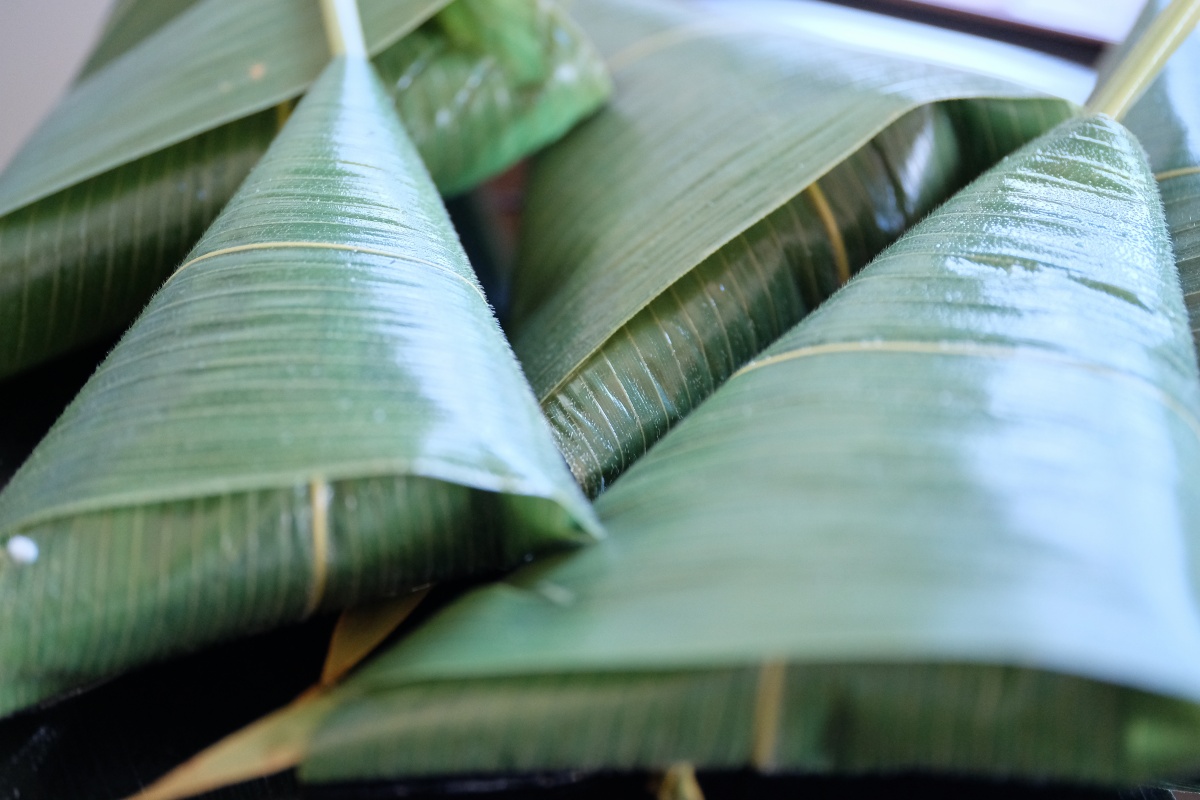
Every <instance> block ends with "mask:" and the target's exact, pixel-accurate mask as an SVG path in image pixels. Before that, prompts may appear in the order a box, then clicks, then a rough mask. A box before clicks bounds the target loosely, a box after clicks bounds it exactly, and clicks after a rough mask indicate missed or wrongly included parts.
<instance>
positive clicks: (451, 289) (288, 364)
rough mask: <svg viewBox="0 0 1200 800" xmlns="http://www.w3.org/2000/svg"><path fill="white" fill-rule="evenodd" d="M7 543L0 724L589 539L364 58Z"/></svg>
mask: <svg viewBox="0 0 1200 800" xmlns="http://www.w3.org/2000/svg"><path fill="white" fill-rule="evenodd" d="M201 7H202V6H201ZM117 63H118V64H120V63H123V62H117ZM0 531H3V534H0V535H2V536H3V539H4V540H5V542H6V551H5V555H4V557H3V558H0V714H4V713H9V712H12V711H14V710H16V709H19V708H21V707H23V706H26V705H29V704H30V703H34V702H37V701H40V700H43V699H46V698H48V697H51V696H53V695H55V694H57V693H60V692H62V691H64V690H67V689H72V688H75V687H78V686H81V685H84V684H87V683H90V682H94V681H95V680H97V679H100V678H103V677H106V676H108V675H111V674H113V673H114V672H117V671H121V670H124V669H128V668H129V667H130V666H133V665H136V664H138V663H141V662H144V661H146V660H149V659H157V658H161V657H163V656H165V655H168V654H171V653H176V652H180V651H184V650H191V649H195V648H197V647H199V646H202V645H204V644H207V643H210V642H213V641H217V640H220V639H224V638H228V637H231V636H236V635H244V634H246V633H249V632H253V631H256V630H262V629H264V628H269V627H274V626H277V625H279V624H281V623H284V622H287V621H289V620H297V619H301V618H303V617H305V616H307V615H310V614H312V613H314V612H316V611H318V610H320V609H331V608H341V607H345V606H347V605H350V604H352V603H354V602H356V601H361V600H364V599H367V598H371V597H376V596H380V595H385V594H397V593H403V592H405V591H408V590H411V589H414V588H417V587H420V586H422V585H425V584H427V583H429V582H430V581H437V580H443V579H446V578H451V577H456V576H463V575H468V574H476V573H479V572H487V571H490V570H496V569H500V568H505V567H510V566H512V565H515V564H517V563H519V562H521V561H522V560H524V559H526V558H528V557H529V556H530V555H532V554H535V553H538V552H542V551H545V550H547V549H552V548H554V547H562V546H564V545H567V544H571V543H576V542H579V541H582V540H586V539H589V538H590V536H591V535H592V534H594V533H596V532H597V527H596V525H595V523H594V519H593V515H592V511H591V509H590V508H589V507H588V505H587V503H586V502H585V500H584V499H583V497H582V495H581V494H580V493H579V491H578V489H577V488H576V487H575V485H574V483H573V482H572V481H571V479H570V475H569V473H568V472H567V471H566V469H565V468H564V466H563V465H562V463H561V460H560V458H559V456H558V454H557V452H556V451H555V449H554V446H553V443H552V440H551V438H550V436H549V432H548V430H547V428H546V425H545V421H544V420H543V419H542V417H541V416H540V414H539V413H538V409H537V406H536V403H535V401H534V400H533V398H532V396H531V394H530V392H529V389H528V386H527V384H526V383H525V382H524V380H523V378H522V377H521V374H520V368H519V366H518V364H517V362H516V360H515V358H514V357H513V355H512V352H511V350H510V349H509V347H508V344H507V342H505V340H504V338H503V334H502V333H501V331H500V328H499V326H498V325H497V323H496V321H495V319H494V317H493V316H492V313H491V309H490V308H489V306H488V304H487V302H486V300H485V299H484V297H483V294H482V292H481V290H480V288H479V285H478V283H477V281H476V279H475V276H474V274H473V273H472V271H471V267H470V265H469V264H468V263H467V261H466V258H465V256H464V255H463V252H462V249H461V247H460V246H459V243H458V240H457V238H456V236H455V233H454V230H453V228H452V227H451V226H450V222H449V220H448V218H447V217H446V213H445V210H444V208H443V207H442V205H441V202H440V200H439V198H438V196H437V192H436V190H435V188H434V185H433V183H432V182H431V181H430V179H429V175H428V173H427V172H426V171H425V168H424V167H423V166H422V164H421V161H420V158H419V156H418V154H417V152H416V150H415V149H414V148H413V146H412V144H411V143H410V142H409V140H408V138H407V135H406V133H405V132H404V129H403V127H402V124H401V123H400V121H399V119H398V118H397V116H396V112H395V109H394V105H393V102H392V99H391V97H390V96H389V94H388V93H387V91H386V89H385V88H384V86H383V84H382V83H381V82H380V80H379V79H378V78H377V77H376V75H375V74H374V72H373V68H372V67H371V66H370V65H369V64H368V63H367V62H366V61H365V60H363V59H353V58H350V59H339V60H337V61H335V62H334V63H333V64H332V65H331V66H330V67H328V68H327V69H326V70H325V72H324V73H323V75H322V77H321V78H320V79H319V80H318V81H317V83H316V84H314V86H313V87H312V88H311V89H310V90H309V92H308V93H307V95H306V96H305V99H304V100H303V101H302V103H301V106H300V107H299V108H298V110H297V111H296V113H295V115H294V117H293V118H292V119H291V120H290V121H289V122H288V124H287V125H286V126H285V128H284V131H283V133H282V134H281V135H280V136H279V137H278V139H276V141H275V142H274V143H273V144H272V146H271V149H270V150H269V152H268V154H267V155H266V156H265V157H264V159H263V160H262V162H261V163H260V164H259V165H258V166H257V167H256V168H255V170H254V171H253V172H252V174H251V175H250V177H249V178H248V179H247V181H246V182H245V184H244V185H243V186H242V187H241V189H240V190H239V192H238V194H237V195H236V196H235V197H234V198H233V199H232V200H231V201H230V203H229V204H228V205H227V206H226V208H225V210H224V211H223V212H222V214H221V216H220V217H219V219H218V220H217V221H216V223H215V224H214V225H213V226H212V227H211V228H210V229H209V230H208V232H207V233H206V234H205V236H204V238H203V239H202V240H201V241H200V243H199V244H197V245H196V247H195V249H194V250H193V251H192V253H191V255H190V256H189V258H188V259H187V261H186V263H184V264H183V265H182V266H181V267H180V268H179V269H178V270H177V271H176V272H175V273H174V274H173V275H172V277H171V279H170V280H169V281H168V283H167V284H166V286H165V287H164V288H163V289H162V290H161V291H160V292H159V293H158V294H157V295H156V296H155V297H154V299H153V300H152V301H151V303H150V305H149V306H148V307H147V309H146V311H145V312H144V313H143V314H142V316H141V317H140V318H139V320H138V321H137V322H136V323H135V324H134V325H133V327H132V328H131V329H130V330H129V331H128V333H127V334H126V335H125V337H124V338H123V339H122V340H121V343H120V344H119V345H118V346H117V347H116V349H115V350H114V351H113V352H112V354H111V355H110V356H109V358H108V359H107V360H106V361H105V362H104V364H103V365H102V366H101V367H100V369H99V370H98V371H97V373H96V374H95V375H94V376H93V378H92V379H91V380H90V381H89V382H88V384H87V385H86V386H85V387H84V389H83V391H82V392H81V394H80V395H79V397H78V398H77V399H76V400H75V401H74V403H73V404H72V405H71V406H70V407H69V408H68V410H67V411H66V412H65V413H64V415H63V416H62V418H61V419H60V420H59V421H58V423H57V424H56V426H55V428H54V429H53V430H52V431H51V433H50V434H49V435H48V436H47V437H46V439H45V440H44V441H43V442H42V443H41V444H40V445H39V447H38V449H37V450H36V451H35V452H34V454H33V455H32V456H31V457H30V459H29V460H28V461H27V462H26V463H25V464H24V465H23V466H22V468H21V469H20V471H19V472H18V473H17V474H16V475H15V476H14V477H13V479H12V481H11V482H10V483H9V484H8V485H7V486H6V487H5V489H4V491H3V493H2V494H0Z"/></svg>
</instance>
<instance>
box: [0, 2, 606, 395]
mask: <svg viewBox="0 0 1200 800" xmlns="http://www.w3.org/2000/svg"><path fill="white" fill-rule="evenodd" d="M364 6H365V8H364V14H365V19H366V23H367V26H368V27H367V30H368V36H369V39H370V41H371V44H372V49H373V51H375V52H377V53H378V55H377V56H376V58H375V63H376V64H377V66H378V68H379V70H380V73H381V75H382V77H383V79H384V81H385V83H386V84H387V85H388V87H389V93H390V94H391V95H392V97H393V100H394V102H395V104H396V108H397V109H398V110H399V112H400V114H401V116H402V118H403V119H404V120H405V121H406V124H407V125H408V126H409V130H410V131H411V132H412V136H413V138H414V140H415V143H416V145H417V148H418V150H419V151H420V153H421V156H422V158H423V159H424V160H425V162H426V164H427V166H428V167H429V169H430V170H431V171H432V173H433V176H434V179H435V181H436V182H437V184H438V186H439V188H440V189H441V190H442V191H443V192H447V193H454V192H459V191H462V190H464V189H466V188H469V187H470V186H472V185H473V184H475V183H477V182H479V181H480V180H482V179H484V178H486V177H488V176H489V175H491V174H494V173H496V172H498V171H500V170H502V169H504V168H505V167H507V166H509V165H510V164H512V163H513V162H515V161H517V160H518V159H520V158H521V157H523V156H525V155H527V154H528V153H530V152H532V151H533V150H536V149H537V148H539V147H541V146H542V145H544V144H546V143H547V142H549V141H551V140H553V139H555V138H557V137H558V136H560V135H561V134H562V133H563V132H564V131H565V130H567V129H568V128H569V127H570V126H571V125H573V124H574V123H575V122H576V121H577V120H578V119H580V118H581V117H582V116H584V115H586V114H588V113H590V112H591V111H592V110H594V109H595V108H596V106H597V105H598V104H599V103H600V102H601V101H602V100H603V99H604V97H605V95H606V94H607V91H608V79H607V76H606V75H605V73H604V70H603V66H602V64H601V63H600V61H599V59H598V57H597V56H596V55H595V53H594V51H593V50H592V48H591V46H590V45H589V44H588V43H587V42H586V40H585V39H584V38H583V37H582V35H581V34H580V33H579V31H578V30H577V28H576V27H575V25H574V23H572V22H571V21H570V19H568V18H567V16H566V15H565V14H564V13H563V11H562V10H561V8H559V6H558V5H557V4H556V3H554V2H545V1H543V2H535V0H456V2H454V3H453V4H450V5H447V4H446V2H444V1H442V0H420V1H418V0H411V1H410V2H405V3H394V2H393V3H383V2H367V3H364ZM443 7H444V8H443ZM439 9H441V10H440V11H439ZM435 12H437V14H436V16H434V13H435ZM117 13H118V15H119V16H118V17H117V19H116V21H115V23H114V24H113V26H112V27H111V28H110V29H109V31H108V35H107V37H106V38H105V39H104V40H103V41H102V42H101V45H100V46H99V48H98V51H97V57H96V58H94V59H93V61H92V62H91V64H90V65H89V68H90V69H91V70H92V71H89V72H87V73H85V76H84V77H83V78H82V79H81V81H80V82H79V83H78V84H77V85H76V87H75V88H74V90H73V91H72V93H71V94H70V95H69V96H68V97H67V98H66V99H65V100H64V102H63V103H62V105H61V106H60V107H59V108H58V109H57V111H56V112H55V114H54V115H52V116H51V117H50V119H48V120H47V122H46V123H45V124H44V125H43V127H42V128H41V129H40V130H39V131H38V133H37V135H36V136H35V137H34V138H33V139H32V140H31V141H30V143H29V145H27V147H26V148H25V150H24V151H23V152H22V153H21V154H19V155H18V158H17V159H16V160H15V161H14V162H13V164H12V165H11V166H10V168H9V169H8V170H7V171H6V172H5V173H4V175H3V177H2V178H0V214H3V215H4V216H2V217H0V319H2V320H4V325H3V326H0V376H4V375H7V374H10V373H13V372H16V371H18V370H21V369H24V368H26V367H28V366H30V365H32V364H36V363H38V362H40V361H42V360H44V359H46V358H48V357H50V356H53V355H56V354H58V353H61V352H64V351H66V350H69V349H71V348H73V347H75V346H77V345H79V344H80V343H82V342H85V341H88V340H91V339H95V338H97V337H101V336H105V335H112V334H115V333H117V332H119V331H120V330H122V329H123V328H125V327H126V326H127V325H128V324H129V323H130V322H131V321H132V320H133V318H134V317H135V316H136V315H137V313H138V312H139V311H140V310H141V309H142V308H143V307H144V306H145V304H146V301H147V300H148V299H149V297H150V296H151V294H153V292H154V290H156V289H157V288H158V287H159V285H160V284H161V283H162V281H163V280H164V279H165V278H166V277H167V276H168V275H169V274H170V272H171V270H172V269H174V268H175V267H176V266H177V265H178V264H179V262H180V259H181V258H182V257H183V256H184V255H185V254H186V253H187V252H188V250H189V249H191V247H192V246H193V245H194V244H195V242H196V240H197V239H198V238H199V236H200V234H201V233H202V232H203V231H204V229H205V228H207V227H208V225H209V224H210V223H211V222H212V220H213V218H214V217H215V216H216V214H217V213H218V212H219V211H220V210H221V208H222V206H224V204H225V203H226V202H227V201H228V200H229V198H230V197H231V196H232V195H233V192H234V190H235V189H236V188H237V186H238V185H239V184H240V183H241V182H242V180H243V179H244V178H245V177H246V175H247V173H248V172H249V171H250V168H251V167H253V165H254V163H255V162H256V161H257V160H258V158H259V157H260V156H261V155H262V153H263V151H264V150H266V148H267V145H268V144H269V143H270V142H271V139H272V138H273V137H274V136H275V135H276V133H277V132H278V130H279V127H280V125H281V124H282V123H283V122H284V120H286V117H287V112H288V109H289V108H290V103H291V98H293V97H295V96H296V95H297V94H299V93H300V91H301V90H302V89H303V88H304V87H305V86H306V85H307V84H308V83H309V82H311V80H312V79H313V78H314V77H315V76H316V74H317V73H318V72H319V71H320V69H321V66H322V64H323V63H324V58H325V54H326V51H325V47H324V40H323V38H322V37H323V34H322V32H321V28H320V12H319V9H318V5H317V3H316V2H315V0H314V2H295V0H269V1H267V0H264V1H261V2H255V3H244V2H240V0H237V1H233V0H202V2H192V3H190V4H186V3H158V2H156V3H133V4H125V6H122V7H121V8H119V9H118V10H117ZM164 16H166V17H168V18H166V19H164V18H163V17H164ZM430 17H432V18H430ZM422 23H423V24H422ZM418 25H419V27H418Z"/></svg>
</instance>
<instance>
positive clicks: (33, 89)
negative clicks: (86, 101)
mask: <svg viewBox="0 0 1200 800" xmlns="http://www.w3.org/2000/svg"><path fill="white" fill-rule="evenodd" d="M163 2H167V0H163ZM111 4H112V0H0V169H3V168H4V165H5V164H7V163H8V161H9V159H10V158H11V157H12V154H13V153H14V152H16V150H17V148H18V147H20V145H21V143H22V142H23V141H25V138H26V137H27V136H28V135H29V134H30V133H32V132H33V129H34V128H35V127H36V126H37V123H38V121H40V120H41V118H42V117H43V116H45V114H46V112H48V111H49V110H50V108H51V106H53V105H54V103H55V102H56V101H57V100H58V98H59V96H60V95H61V94H62V92H63V90H64V89H66V87H67V84H68V83H70V81H71V78H72V77H74V75H75V70H77V69H78V68H79V66H80V65H81V64H82V63H83V59H84V57H85V56H86V55H87V53H88V50H90V49H91V46H92V43H93V42H94V41H95V40H96V38H97V37H98V36H99V35H100V28H101V27H102V25H103V24H104V17H105V15H106V14H107V12H108V8H109V6H110V5H111Z"/></svg>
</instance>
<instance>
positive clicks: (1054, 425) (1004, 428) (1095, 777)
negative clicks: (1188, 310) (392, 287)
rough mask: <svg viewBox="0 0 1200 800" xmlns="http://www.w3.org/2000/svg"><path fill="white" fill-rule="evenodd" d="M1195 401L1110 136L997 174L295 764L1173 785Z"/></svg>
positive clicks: (715, 400)
mask: <svg viewBox="0 0 1200 800" xmlns="http://www.w3.org/2000/svg"><path fill="white" fill-rule="evenodd" d="M1198 414H1200V386H1198V385H1197V383H1196V366H1195V363H1194V356H1193V353H1192V349H1191V341H1190V338H1189V337H1188V335H1187V328H1186V316H1185V314H1184V309H1183V304H1182V301H1181V298H1180V295H1179V290H1178V287H1177V284H1176V274H1175V269H1174V264H1173V262H1172V259H1171V251H1170V244H1169V240H1168V235H1167V229H1166V225H1165V223H1164V220H1163V218H1162V212H1161V210H1160V206H1159V203H1158V200H1157V196H1156V190H1155V185H1154V180H1153V177H1152V176H1151V174H1150V172H1149V170H1148V169H1147V166H1146V164H1145V161H1144V157H1143V156H1142V154H1141V151H1140V148H1139V147H1138V145H1137V143H1136V142H1135V141H1134V139H1133V137H1132V136H1131V135H1130V134H1129V133H1128V132H1127V131H1125V130H1124V129H1123V128H1121V127H1120V126H1119V125H1118V124H1116V123H1114V122H1112V121H1111V120H1109V119H1107V118H1105V117H1094V118H1086V119H1079V120H1073V121H1070V122H1067V123H1064V124H1063V125H1062V126H1060V127H1058V128H1056V129H1055V130H1054V131H1053V132H1051V133H1050V134H1048V135H1046V136H1044V137H1042V138H1040V139H1038V140H1036V141H1035V142H1033V143H1031V144H1029V145H1027V146H1026V147H1025V148H1023V149H1022V150H1020V151H1018V152H1017V153H1016V154H1014V155H1012V156H1010V157H1009V158H1008V159H1006V160H1005V161H1003V162H1001V163H1000V164H999V165H998V166H996V167H995V168H994V169H992V170H991V171H989V172H988V173H986V174H985V175H984V176H983V177H981V178H980V179H979V180H978V181H976V182H975V183H973V184H972V185H971V186H970V187H968V188H967V189H965V190H964V191H963V192H961V193H959V194H958V195H956V196H955V197H954V198H952V199H951V200H950V201H949V202H947V204H946V205H944V206H942V207H941V208H940V209H938V210H937V211H935V212H933V213H932V214H931V215H930V216H929V217H928V218H927V219H926V220H925V221H924V222H922V223H920V224H919V225H917V226H916V227H915V228H914V229H913V230H911V231H910V232H909V233H907V234H906V235H905V236H904V237H903V238H902V239H901V240H900V241H899V242H898V243H897V244H896V245H894V246H893V247H892V248H890V249H889V250H887V251H886V252H885V253H884V254H883V255H882V256H880V257H879V258H878V259H877V260H876V261H875V262H874V263H873V264H871V265H870V266H868V267H867V268H866V269H865V270H864V271H863V272H862V273H861V274H860V275H859V276H858V277H857V278H855V279H854V280H852V281H851V282H850V283H849V284H848V285H847V287H846V288H845V289H843V290H842V291H841V292H839V293H838V294H837V295H836V296H835V297H833V298H832V299H831V300H830V301H829V302H827V303H826V304H825V305H824V306H823V307H822V308H821V309H820V310H819V311H817V312H816V313H814V314H813V315H811V316H810V317H809V318H808V319H806V320H805V321H804V322H802V323H800V324H799V325H798V326H796V327H795V328H793V329H792V330H791V331H790V332H789V333H787V334H786V335H785V336H784V337H783V338H782V339H781V340H780V341H779V342H777V343H776V344H775V345H774V346H773V347H772V348H770V349H769V350H768V351H767V353H766V354H764V355H763V356H762V357H760V358H758V359H756V360H755V361H753V362H751V364H750V365H749V366H748V367H746V368H745V369H743V370H742V371H740V372H739V373H738V374H737V375H735V376H734V377H733V378H731V379H730V381H729V382H728V384H727V385H725V386H724V387H723V388H722V389H720V390H718V391H717V392H716V393H715V394H714V395H713V396H712V397H711V398H710V399H709V400H708V401H707V402H706V403H704V404H703V405H702V406H701V407H700V408H699V409H698V410H697V411H696V412H695V413H694V414H692V415H691V416H690V417H689V418H688V419H686V420H684V421H683V422H682V423H681V424H680V425H679V426H678V428H677V429H676V430H674V431H672V432H671V433H670V434H668V435H667V436H666V437H665V438H664V439H663V440H662V441H661V442H660V443H659V444H658V445H657V446H655V447H654V449H653V450H652V451H651V452H650V453H649V454H648V455H647V456H646V457H645V458H644V459H642V460H641V461H639V462H638V463H637V464H635V465H634V466H633V467H632V468H631V469H630V471H629V472H628V473H627V474H626V475H625V476H624V477H623V478H622V479H621V480H620V481H619V482H618V483H617V484H616V485H615V486H614V487H613V488H612V489H611V490H609V491H608V492H606V493H605V494H604V495H603V496H602V497H601V498H600V500H599V502H598V503H597V510H598V511H599V512H600V515H601V518H602V519H603V520H604V522H605V525H606V527H607V528H608V530H609V533H610V537H609V538H608V539H607V540H606V541H604V542H601V543H600V544H598V545H597V546H595V547H592V548H588V549H586V550H583V551H581V552H579V553H576V554H572V555H569V556H566V557H564V558H562V559H560V560H557V561H554V562H551V563H545V564H539V565H534V566H532V567H528V568H526V569H524V570H522V571H521V572H518V573H516V574H515V575H514V576H513V577H512V578H511V579H509V580H508V581H506V582H503V583H499V584H495V585H492V586H488V587H485V588H482V589H479V590H477V591H475V592H473V593H471V594H469V595H467V596H466V597H464V598H463V599H462V600H460V601H458V602H457V603H455V604H454V605H452V606H450V607H449V608H448V609H446V610H445V611H444V612H442V613H441V614H440V615H439V616H437V617H435V618H434V619H433V620H431V621H430V622H429V623H427V624H426V625H425V626H423V627H422V628H420V629H418V630H417V631H415V632H414V634H413V635H412V636H411V637H410V638H408V639H407V640H406V641H403V642H401V643H400V644H398V645H397V646H395V647H394V648H393V649H391V650H390V651H388V652H387V653H385V654H384V655H383V656H382V657H380V658H379V659H378V660H376V661H375V662H373V663H372V664H369V665H368V666H367V667H366V668H365V669H364V670H363V671H361V672H359V673H357V674H356V675H355V676H353V677H352V678H351V679H350V680H349V681H348V682H347V683H346V684H345V686H344V687H343V689H342V690H340V692H338V693H335V694H334V695H332V696H331V697H332V698H334V699H337V701H338V708H337V709H336V710H333V711H332V712H331V713H330V714H329V715H327V716H326V718H325V720H324V721H323V722H322V723H321V725H320V727H319V728H318V730H317V732H316V735H315V738H314V739H313V740H312V742H311V744H310V753H309V758H308V761H307V762H306V763H305V765H304V767H303V769H302V773H301V774H302V777H304V778H306V779H308V780H315V781H329V780H344V779H352V778H353V779H364V778H371V777H385V776H396V775H420V774H430V773H435V774H436V773H462V772H489V771H536V770H540V769H566V768H570V769H579V770H591V769H597V770H599V769H630V768H634V767H659V768H661V767H664V766H667V765H669V764H671V763H675V762H677V761H681V760H683V761H689V762H691V763H694V764H695V765H696V766H697V767H700V768H703V767H709V766H717V767H729V768H737V767H744V766H755V767H758V768H759V769H765V770H770V769H779V770H800V771H838V772H858V771H879V770H912V769H919V770H938V771H942V772H954V773H960V774H961V773H976V774H990V775H994V776H1029V777H1035V778H1057V779H1066V780H1071V781H1076V782H1081V783H1088V784H1095V783H1114V782H1125V781H1131V780H1135V779H1138V778H1144V777H1147V776H1154V775H1162V774H1164V773H1167V772H1171V771H1180V770H1185V769H1192V770H1194V769H1195V768H1196V766H1197V764H1198V762H1200V754H1197V752H1196V749H1195V741H1196V737H1197V734H1198V733H1200V706H1197V705H1196V703H1197V702H1198V701H1200V678H1198V677H1197V673H1196V670H1195V669H1194V665H1195V664H1196V663H1197V661H1198V659H1200V623H1198V619H1197V606H1196V602H1195V601H1196V586H1197V584H1196V578H1197V576H1198V574H1200V561H1198V560H1197V542H1198V541H1200V540H1198V539H1197V534H1198V533H1200V496H1197V494H1196V493H1195V492H1194V491H1193V487H1194V485H1195V481H1196V479H1197V476H1200V423H1198V422H1197V415H1198Z"/></svg>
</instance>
